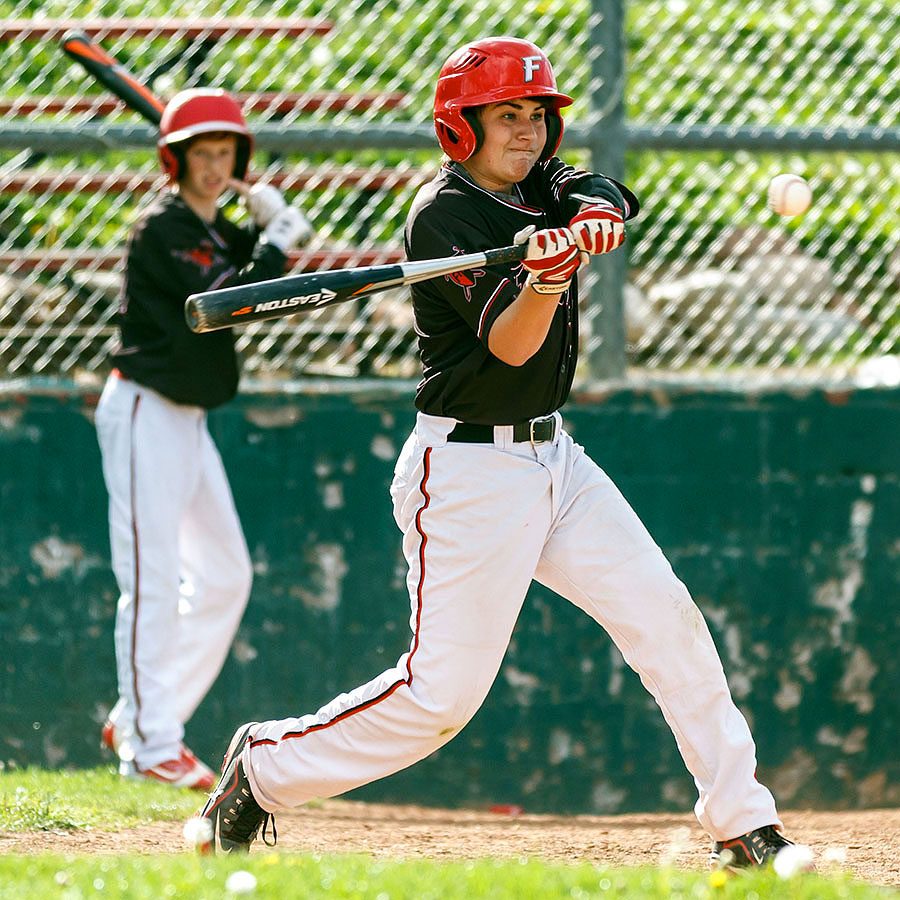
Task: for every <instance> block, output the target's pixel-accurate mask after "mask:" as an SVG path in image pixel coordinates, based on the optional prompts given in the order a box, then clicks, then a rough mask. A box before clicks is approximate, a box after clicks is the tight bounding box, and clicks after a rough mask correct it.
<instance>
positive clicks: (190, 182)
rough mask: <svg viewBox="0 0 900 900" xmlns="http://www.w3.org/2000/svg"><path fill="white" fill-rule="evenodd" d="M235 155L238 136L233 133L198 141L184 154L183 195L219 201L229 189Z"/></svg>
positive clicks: (196, 139) (202, 199)
mask: <svg viewBox="0 0 900 900" xmlns="http://www.w3.org/2000/svg"><path fill="white" fill-rule="evenodd" d="M236 156H237V137H236V136H235V135H233V134H215V135H202V136H201V137H198V138H195V139H194V140H193V141H191V143H190V146H189V147H188V148H187V150H186V151H185V174H184V177H183V178H182V179H181V181H180V190H181V193H182V194H185V195H187V196H188V197H190V198H193V199H195V200H197V201H201V202H203V201H206V202H209V201H216V200H218V199H219V197H220V196H221V195H222V194H223V193H224V191H225V189H226V188H227V187H228V179H229V178H231V174H232V172H234V165H235V159H236Z"/></svg>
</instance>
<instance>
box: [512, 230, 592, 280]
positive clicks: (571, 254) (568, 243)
mask: <svg viewBox="0 0 900 900" xmlns="http://www.w3.org/2000/svg"><path fill="white" fill-rule="evenodd" d="M513 240H514V242H515V243H517V244H524V243H525V242H526V241H527V242H528V252H527V254H526V256H525V259H523V260H522V265H523V266H524V267H525V268H526V269H527V270H528V280H527V281H526V282H525V285H526V286H527V287H530V288H531V289H532V290H533V291H536V292H537V293H538V294H561V293H562V292H563V291H565V290H567V289H568V287H569V285H570V284H571V282H572V276H573V275H574V274H575V270H576V269H577V268H578V267H579V266H580V265H581V262H582V258H581V252H580V251H579V248H578V245H577V244H576V243H575V236H574V235H573V234H572V232H571V231H570V230H569V229H568V228H545V229H544V230H543V231H535V230H534V226H529V227H528V228H523V229H522V231H520V232H519V233H518V234H517V235H516V236H515V238H513Z"/></svg>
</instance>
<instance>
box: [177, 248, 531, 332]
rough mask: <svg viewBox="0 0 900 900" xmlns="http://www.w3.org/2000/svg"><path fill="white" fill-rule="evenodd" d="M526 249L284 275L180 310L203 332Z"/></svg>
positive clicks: (200, 297)
mask: <svg viewBox="0 0 900 900" xmlns="http://www.w3.org/2000/svg"><path fill="white" fill-rule="evenodd" d="M527 252H528V243H527V242H526V243H524V244H513V245H512V246H511V247H500V248H498V249H496V250H484V251H482V252H480V253H466V254H463V255H462V256H445V257H441V258H439V259H423V260H416V261H414V262H402V263H391V264H388V265H383V266H363V267H361V268H357V269H327V270H325V271H324V272H304V273H302V274H300V275H287V276H284V277H283V278H272V279H270V280H269V281H258V282H256V283H255V284H244V285H239V286H238V287H230V288H221V289H220V290H217V291H204V292H203V293H200V294H191V295H190V297H188V298H187V300H186V301H185V304H184V314H185V318H186V319H187V323H188V327H189V328H190V329H191V331H195V332H197V333H199V334H202V333H203V332H206V331H216V330H218V329H220V328H229V327H231V326H232V325H246V324H248V323H250V322H258V321H260V320H262V319H278V318H281V317H282V316H291V315H294V313H298V312H306V311H308V310H313V309H322V308H323V307H325V306H332V305H333V304H335V303H343V302H344V301H345V300H355V299H356V298H357V297H362V296H364V295H366V294H376V293H378V292H379V291H385V290H387V289H388V288H392V287H400V286H401V285H406V284H415V283H416V282H417V281H426V280H427V279H429V278H437V277H438V276H440V275H452V274H453V273H454V272H462V271H463V270H464V269H474V268H477V267H480V266H490V265H494V264H495V263H507V262H515V261H516V260H520V259H524V258H525V254H526V253H527Z"/></svg>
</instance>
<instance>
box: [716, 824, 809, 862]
mask: <svg viewBox="0 0 900 900" xmlns="http://www.w3.org/2000/svg"><path fill="white" fill-rule="evenodd" d="M793 843H794V842H793V841H789V840H788V839H787V838H786V837H783V836H782V835H781V834H780V833H779V831H778V829H777V828H776V827H775V826H774V825H763V827H762V828H757V829H755V830H754V831H749V832H747V834H742V835H741V836H740V837H736V838H731V840H729V841H716V842H715V843H714V844H713V849H712V853H711V854H710V857H709V861H710V864H711V865H712V866H713V867H714V868H717V869H731V870H736V869H750V868H754V867H756V866H765V865H767V864H768V863H770V862H771V861H772V860H773V859H774V858H775V854H776V853H777V852H778V851H779V850H781V848H782V847H788V846H791V845H792V844H793Z"/></svg>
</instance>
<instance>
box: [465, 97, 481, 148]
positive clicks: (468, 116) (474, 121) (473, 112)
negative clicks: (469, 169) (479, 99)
mask: <svg viewBox="0 0 900 900" xmlns="http://www.w3.org/2000/svg"><path fill="white" fill-rule="evenodd" d="M462 116H463V118H464V119H465V120H466V124H467V125H468V126H469V128H470V130H471V132H472V137H473V139H474V141H475V142H474V144H473V145H472V152H471V153H470V154H469V156H474V154H476V153H477V152H478V150H479V148H480V147H481V145H482V144H483V143H484V129H483V128H482V127H481V120H480V119H479V118H478V107H475V106H469V107H466V109H464V110H462Z"/></svg>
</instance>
